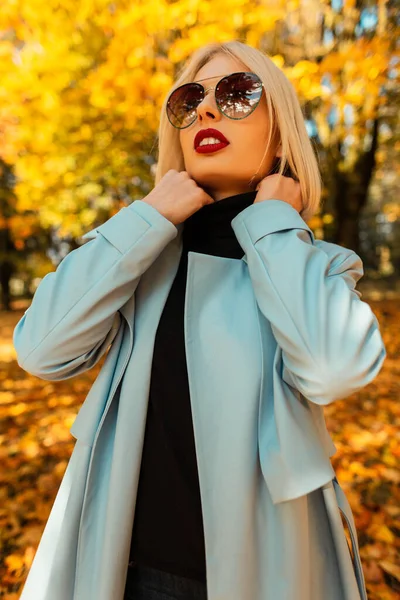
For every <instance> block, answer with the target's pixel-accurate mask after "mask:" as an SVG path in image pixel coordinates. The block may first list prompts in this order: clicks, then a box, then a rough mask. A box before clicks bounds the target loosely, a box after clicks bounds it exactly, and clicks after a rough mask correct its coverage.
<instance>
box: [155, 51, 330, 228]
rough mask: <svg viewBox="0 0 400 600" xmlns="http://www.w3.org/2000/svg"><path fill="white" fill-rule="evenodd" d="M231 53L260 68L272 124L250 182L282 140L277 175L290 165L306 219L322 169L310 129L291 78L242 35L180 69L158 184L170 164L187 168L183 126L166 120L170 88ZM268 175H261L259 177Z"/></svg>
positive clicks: (161, 135) (163, 129)
mask: <svg viewBox="0 0 400 600" xmlns="http://www.w3.org/2000/svg"><path fill="white" fill-rule="evenodd" d="M217 54H227V55H228V56H230V57H232V58H234V59H237V60H239V61H240V62H242V63H243V64H244V65H246V67H247V69H248V70H249V71H252V72H254V73H256V74H257V75H258V76H259V77H260V79H261V81H262V82H263V84H264V89H265V92H266V99H267V106H268V114H269V122H270V123H273V127H272V128H270V132H269V138H268V142H267V145H266V148H265V154H264V156H263V159H262V161H261V163H260V166H259V167H258V169H257V172H256V174H255V175H254V176H253V178H252V179H251V181H250V182H249V185H250V186H252V185H253V187H254V189H255V186H254V184H253V180H254V179H255V177H256V175H257V173H258V170H259V169H260V167H261V164H262V162H263V160H264V158H265V156H266V154H267V152H268V149H269V147H270V145H271V143H274V142H275V140H279V142H280V143H281V147H282V157H281V160H280V166H279V175H280V176H282V174H283V172H284V170H285V169H286V168H287V166H289V167H290V170H291V172H292V174H293V175H294V176H295V178H296V179H297V180H298V181H299V183H300V188H301V194H302V198H303V204H304V209H303V210H302V212H301V213H300V214H301V216H302V218H303V219H304V220H308V219H310V218H311V217H312V216H313V215H314V214H315V213H316V212H317V211H318V209H319V205H320V200H321V188H322V182H321V174H320V170H319V167H318V162H317V158H316V155H315V153H314V149H313V145H312V143H311V140H310V138H309V136H308V134H307V130H306V126H305V122H304V116H303V113H302V109H301V106H300V102H299V99H298V97H297V95H296V92H295V89H294V87H293V85H292V83H291V82H290V81H289V79H287V77H286V75H285V74H284V73H283V71H281V69H279V67H277V66H276V65H275V63H274V62H273V61H272V60H271V59H270V58H269V56H267V55H266V54H264V53H263V52H261V51H260V50H258V49H256V48H253V47H251V46H248V45H247V44H244V43H243V42H240V41H238V40H233V41H228V42H223V43H222V42H213V43H210V44H207V45H205V46H202V47H201V48H199V49H197V50H196V51H195V52H194V53H193V54H192V56H191V57H190V58H189V59H188V61H187V62H186V64H185V65H184V66H183V67H182V68H181V71H180V74H179V76H178V78H177V80H176V81H175V83H174V85H173V86H172V88H171V90H170V91H169V93H168V94H167V96H166V97H165V100H164V102H163V105H162V111H161V116H160V125H159V129H158V135H157V137H158V162H157V166H156V171H155V185H157V183H158V182H159V181H160V179H161V178H162V177H163V176H164V175H165V174H166V173H167V171H169V170H170V169H175V170H176V171H183V170H184V169H185V166H184V160H183V153H182V148H181V144H180V140H179V130H178V129H177V128H175V127H173V125H171V123H170V122H169V120H168V117H167V114H166V104H167V100H168V97H169V95H170V93H171V92H172V91H173V90H174V89H176V88H177V87H179V86H180V85H182V84H184V83H188V82H190V81H193V80H194V79H195V77H196V74H197V72H198V71H199V70H200V69H201V68H202V67H203V66H204V65H205V64H207V63H208V62H209V61H210V60H211V59H212V58H213V57H214V56H215V55H217ZM263 177H266V175H264V176H259V177H258V180H257V183H258V181H260V180H261V179H262V178H263Z"/></svg>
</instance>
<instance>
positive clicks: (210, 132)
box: [194, 127, 229, 149]
mask: <svg viewBox="0 0 400 600" xmlns="http://www.w3.org/2000/svg"><path fill="white" fill-rule="evenodd" d="M209 137H213V138H216V139H217V140H221V142H223V143H224V144H229V142H228V140H227V139H226V137H225V136H224V134H223V133H221V132H220V131H218V129H213V128H212V127H210V128H208V129H201V131H198V132H197V134H196V137H195V138H194V147H195V149H196V148H198V146H199V144H200V142H201V141H202V140H204V139H205V138H209Z"/></svg>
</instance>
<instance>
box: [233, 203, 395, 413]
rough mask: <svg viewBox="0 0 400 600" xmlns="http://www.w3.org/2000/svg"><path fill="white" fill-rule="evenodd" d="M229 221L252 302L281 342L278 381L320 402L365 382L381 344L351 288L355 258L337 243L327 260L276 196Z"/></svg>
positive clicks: (375, 368) (358, 266) (378, 360)
mask: <svg viewBox="0 0 400 600" xmlns="http://www.w3.org/2000/svg"><path fill="white" fill-rule="evenodd" d="M231 225H232V228H233V230H234V232H235V235H236V237H237V239H238V241H239V243H240V245H241V247H242V249H243V251H244V252H245V255H246V262H247V265H248V269H249V274H250V278H251V281H252V285H253V289H254V293H255V297H256V300H257V304H258V307H259V309H260V311H261V312H262V314H263V315H264V316H265V317H266V318H267V319H268V320H269V321H270V323H271V327H272V330H273V333H274V336H275V338H276V340H277V343H278V345H279V346H280V347H281V348H282V358H283V363H284V367H283V373H282V378H283V379H284V381H285V382H286V383H287V384H289V385H291V386H293V387H294V388H296V389H297V390H299V391H300V392H301V393H302V394H303V395H304V396H305V397H306V398H308V399H309V400H311V401H312V402H315V403H316V404H320V405H326V404H330V403H331V402H332V401H334V400H336V399H341V398H344V397H346V396H348V395H350V394H352V393H354V392H356V391H357V390H359V389H360V388H362V387H364V386H365V385H367V384H368V383H370V382H371V381H372V380H373V379H374V378H375V377H376V375H377V374H378V372H379V371H380V369H381V367H382V364H383V362H384V359H385V357H386V349H385V346H384V343H383V340H382V337H381V333H380V330H379V325H378V321H377V319H376V317H375V315H374V313H373V312H372V310H371V308H370V306H369V305H368V304H367V303H366V302H364V301H362V300H361V299H360V293H359V292H358V291H357V290H356V289H355V285H356V283H357V281H358V280H359V279H360V278H361V277H362V275H363V268H362V262H361V259H360V257H359V256H358V255H357V254H356V253H355V252H353V251H352V250H348V249H346V248H342V249H341V250H342V253H341V256H340V255H339V257H336V260H334V261H332V257H330V256H328V254H327V253H326V252H325V251H324V250H323V249H321V248H320V247H318V244H316V240H315V239H314V236H313V233H312V231H311V229H310V228H309V227H308V225H307V224H306V223H305V221H304V220H303V219H302V218H301V216H300V215H299V213H298V212H297V211H296V209H294V208H293V207H292V206H290V205H289V204H288V203H287V202H284V201H282V200H265V201H261V202H258V203H256V204H252V205H250V206H248V207H247V208H246V209H244V210H243V211H241V212H240V213H239V214H238V215H237V216H236V217H235V218H234V219H233V220H232V221H231Z"/></svg>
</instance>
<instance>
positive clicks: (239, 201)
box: [182, 191, 257, 258]
mask: <svg viewBox="0 0 400 600" xmlns="http://www.w3.org/2000/svg"><path fill="white" fill-rule="evenodd" d="M256 196H257V192H256V191H250V192H243V193H241V194H234V195H232V196H228V197H227V198H223V199H222V200H218V201H217V202H214V203H212V204H206V205H205V206H203V207H202V208H201V209H200V210H198V211H197V212H195V213H193V215H191V216H190V217H189V218H188V219H186V221H185V222H184V228H183V233H182V243H183V252H184V253H187V252H188V251H189V250H193V251H194V252H201V253H203V254H213V255H215V256H225V257H228V258H241V257H242V256H243V249H242V247H241V246H240V244H239V242H238V241H237V238H236V236H235V233H234V231H233V229H232V226H231V221H232V220H233V219H234V218H235V217H236V216H237V215H238V214H239V213H240V212H241V211H242V210H244V209H245V208H247V207H248V206H250V205H251V204H253V202H254V200H255V197H256Z"/></svg>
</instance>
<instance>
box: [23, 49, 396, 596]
mask: <svg viewBox="0 0 400 600" xmlns="http://www.w3.org/2000/svg"><path fill="white" fill-rule="evenodd" d="M193 82H194V84H193ZM188 84H190V85H188ZM203 85H204V86H205V87H203ZM182 86H183V87H182ZM208 129H211V131H207V130H208ZM210 138H211V139H210ZM214 138H218V139H214ZM220 140H223V143H221V141H220ZM277 170H279V174H278V173H277V172H276V171H277ZM285 172H286V173H287V175H291V176H285V175H282V174H283V173H285ZM320 191H321V185H320V175H319V171H318V166H317V162H316V159H315V155H314V153H313V149H312V146H311V143H310V140H309V138H308V136H307V132H306V129H305V125H304V121H303V117H302V113H301V109H300V106H299V103H298V100H297V98H296V95H295V93H294V90H293V88H292V86H291V84H290V83H289V81H288V80H287V79H286V77H285V76H284V75H283V73H282V72H281V71H280V70H279V69H278V68H277V67H276V66H275V65H274V64H273V62H272V61H271V60H270V59H269V58H268V57H267V56H266V55H264V54H262V53H261V52H259V51H258V50H256V49H254V48H251V47H249V46H247V45H245V44H242V43H240V42H238V41H232V42H228V43H224V44H210V45H208V46H205V47H203V48H201V49H200V50H198V51H197V52H195V53H194V54H193V56H192V57H191V59H190V60H189V61H188V63H187V65H186V66H185V68H184V69H183V71H182V73H181V75H180V77H179V79H178V80H177V82H176V83H175V85H174V87H173V89H172V90H171V93H170V94H169V95H168V97H167V98H166V99H165V102H164V106H163V112H162V114H161V124H160V132H159V162H158V166H157V173H156V185H155V187H154V189H153V190H152V191H151V192H150V193H149V194H148V196H146V197H145V198H143V199H142V200H137V201H135V202H132V203H131V204H130V205H129V206H127V207H124V208H123V209H122V210H120V211H119V212H118V213H117V214H116V215H114V216H113V217H112V218H111V219H109V220H108V221H106V222H105V223H103V224H102V225H101V226H100V227H97V228H96V229H95V230H93V231H90V232H88V233H87V234H86V235H85V236H84V238H85V239H86V240H88V241H87V243H85V244H84V245H83V246H82V247H80V248H78V249H76V250H74V251H72V252H70V253H69V254H68V256H66V257H65V258H64V259H63V261H62V262H61V263H60V265H59V266H58V268H57V270H56V271H55V272H52V273H49V274H48V275H46V277H45V278H44V279H43V280H42V282H41V283H40V285H39V287H38V289H37V291H36V293H35V296H34V298H33V301H32V304H31V306H30V308H29V309H28V310H27V311H26V313H25V315H24V316H23V317H22V319H21V320H20V321H19V323H18V324H17V326H16V328H15V332H14V344H15V348H16V350H17V354H18V362H19V364H20V366H21V367H22V368H24V369H25V370H27V371H28V372H30V373H33V374H35V375H37V376H38V377H41V378H43V379H49V380H56V381H57V380H62V379H67V378H69V377H73V376H74V375H76V374H78V373H82V372H84V371H85V370H87V369H89V368H91V367H92V366H93V365H94V364H96V363H97V361H98V360H99V359H100V358H101V356H103V354H104V353H105V352H106V351H107V350H108V349H109V352H108V354H107V357H106V360H105V362H104V365H103V367H102V369H101V371H100V373H99V376H98V377H97V379H96V381H95V383H94V384H93V386H92V388H91V390H90V392H89V394H88V396H87V398H86V400H85V402H84V404H83V406H82V407H81V409H80V411H79V414H78V416H77V418H76V420H75V422H74V424H73V426H72V428H71V432H72V433H73V435H74V436H75V437H76V439H77V442H76V444H75V448H74V451H73V454H72V456H71V459H70V461H69V464H68V468H67V470H66V473H65V475H64V478H63V481H62V483H61V486H60V489H59V492H58V494H57V497H56V500H55V503H54V506H53V508H52V511H51V514H50V517H49V520H48V522H47V524H46V528H45V531H44V533H43V536H42V538H41V540H40V544H39V547H38V550H37V552H36V555H35V559H34V562H33V565H32V567H31V570H30V572H29V576H28V579H27V582H26V584H25V587H24V590H23V593H22V596H21V600H50V599H51V600H54V599H57V600H165V599H166V598H171V599H174V600H203V599H204V600H205V599H208V600H272V599H273V600H322V599H323V600H366V591H365V584H364V578H363V574H362V568H361V563H360V556H359V552H358V545H357V536H356V531H355V527H354V521H353V518H352V514H351V510H350V506H349V504H348V502H347V500H346V497H345V495H344V494H343V491H342V490H341V488H340V486H339V484H338V482H337V480H336V478H335V473H334V471H333V468H332V465H331V463H330V460H329V458H330V456H332V455H333V454H334V452H335V450H336V449H335V446H334V445H333V443H332V441H331V438H330V436H329V434H328V432H327V429H326V426H325V421H324V415H323V406H324V405H327V404H329V403H331V402H333V401H334V400H335V399H339V398H344V397H346V396H347V395H349V394H351V393H353V392H355V391H357V390H359V389H361V388H362V387H363V386H365V385H367V384H368V383H369V382H371V381H372V380H373V379H374V378H375V377H376V375H377V374H378V372H379V370H380V369H381V366H382V364H383V361H384V358H385V356H386V352H385V347H384V344H383V341H382V338H381V335H380V331H379V325H378V323H377V320H376V318H375V316H374V314H373V313H372V311H371V309H370V307H369V306H368V305H367V304H366V303H365V302H363V301H362V300H361V299H360V294H359V292H358V291H357V290H356V289H355V285H356V283H357V281H358V280H359V279H360V277H361V276H362V273H363V271H362V263H361V260H360V258H359V257H358V256H357V255H356V254H355V253H354V252H352V251H351V250H348V249H346V248H342V247H340V246H337V245H335V244H330V243H327V242H323V241H321V240H317V239H315V238H314V236H313V233H312V231H311V230H310V228H309V227H308V225H307V223H306V219H308V218H310V217H311V216H312V215H313V214H314V213H315V211H316V210H317V208H318V204H319V201H320ZM341 514H342V515H343V517H344V518H345V519H346V522H347V525H348V527H349V531H350V534H351V541H352V548H351V549H350V548H349V546H348V544H347V540H346V536H345V533H344V527H343V522H342V520H341Z"/></svg>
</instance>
